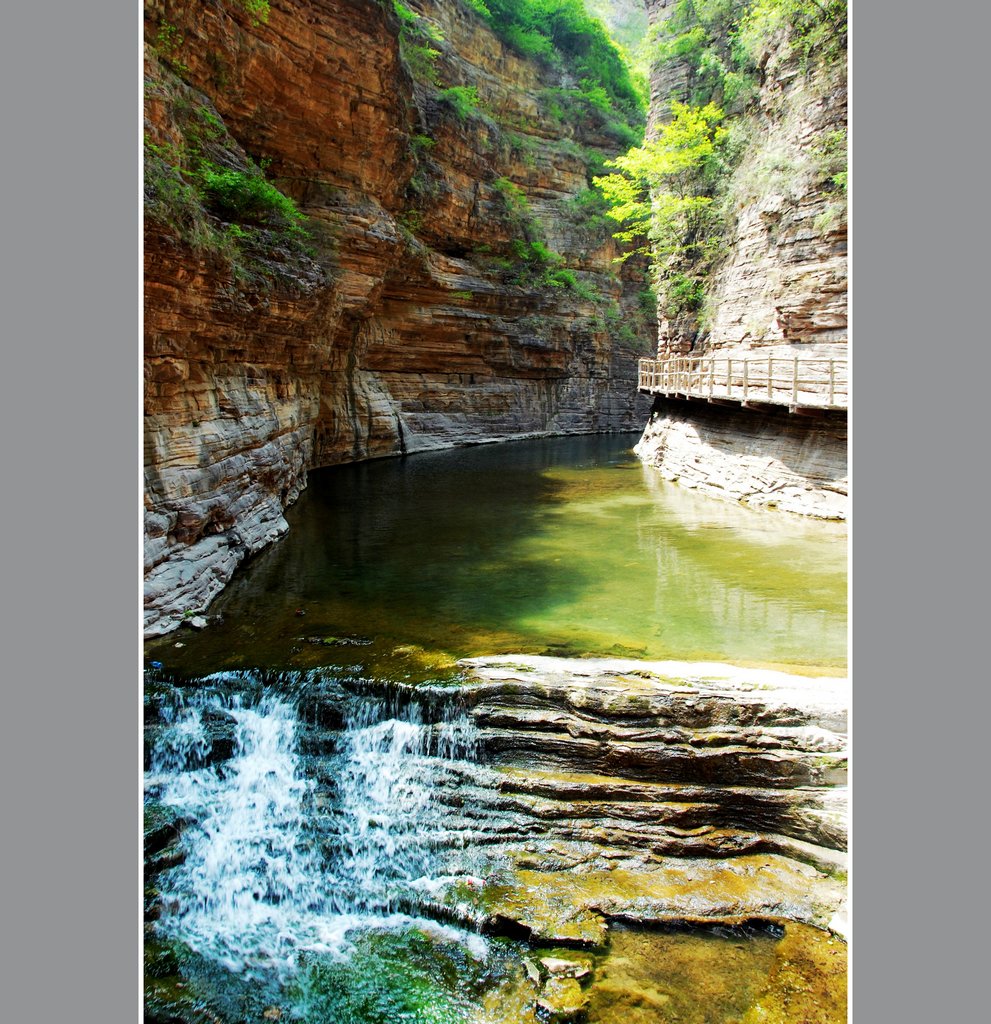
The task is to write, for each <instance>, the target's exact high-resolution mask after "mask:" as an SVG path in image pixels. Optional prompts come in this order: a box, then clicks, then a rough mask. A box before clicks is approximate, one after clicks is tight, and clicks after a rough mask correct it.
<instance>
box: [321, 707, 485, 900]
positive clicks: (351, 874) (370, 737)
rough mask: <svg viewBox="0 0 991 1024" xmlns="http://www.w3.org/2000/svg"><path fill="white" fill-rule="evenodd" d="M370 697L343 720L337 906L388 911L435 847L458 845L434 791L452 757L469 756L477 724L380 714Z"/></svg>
mask: <svg viewBox="0 0 991 1024" xmlns="http://www.w3.org/2000/svg"><path fill="white" fill-rule="evenodd" d="M383 713H384V712H383V709H382V708H381V707H379V706H377V705H375V704H366V705H365V706H363V707H362V709H361V711H360V712H359V714H358V715H356V716H355V717H354V718H353V719H352V720H351V721H350V722H349V725H348V730H347V732H346V735H345V740H346V746H345V750H344V754H343V758H342V764H341V769H340V781H339V788H340V836H339V846H338V854H337V857H336V865H335V866H336V868H337V874H338V875H339V878H340V881H341V886H340V887H339V888H338V890H337V900H338V902H339V909H341V910H348V911H355V910H359V911H363V912H372V913H387V912H392V911H395V910H396V909H397V906H398V905H399V904H400V903H401V901H402V899H403V897H404V896H405V897H408V896H409V894H410V891H411V890H412V889H416V888H417V887H418V886H417V883H422V882H423V881H426V880H429V878H430V877H431V875H432V874H433V872H434V870H435V861H436V858H435V853H436V851H437V850H438V848H441V847H444V846H456V845H460V842H461V835H460V833H459V832H457V831H456V830H454V829H453V828H452V822H451V817H452V815H451V812H450V809H449V808H448V807H447V806H446V805H444V804H443V803H442V802H440V801H438V800H437V799H436V794H437V791H438V788H439V787H440V786H441V785H443V784H444V782H445V781H446V776H447V774H448V771H447V770H446V769H448V768H449V766H450V763H451V762H452V761H454V760H460V759H464V758H466V757H469V756H470V755H471V753H472V752H473V749H474V745H475V733H474V727H473V725H472V724H471V723H470V720H469V719H467V718H466V717H464V716H461V717H460V718H455V719H451V720H449V721H448V722H445V723H443V724H442V725H440V726H429V725H424V724H423V723H422V721H420V719H419V715H418V714H417V713H416V709H415V708H410V709H409V711H408V714H409V718H410V719H411V720H405V721H404V720H400V719H397V718H394V717H389V718H382V717H381V716H382V714H383Z"/></svg>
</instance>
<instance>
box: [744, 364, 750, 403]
mask: <svg viewBox="0 0 991 1024" xmlns="http://www.w3.org/2000/svg"><path fill="white" fill-rule="evenodd" d="M749 365H750V364H749V361H748V360H747V359H744V360H743V401H744V403H746V401H747V367H748V366H749Z"/></svg>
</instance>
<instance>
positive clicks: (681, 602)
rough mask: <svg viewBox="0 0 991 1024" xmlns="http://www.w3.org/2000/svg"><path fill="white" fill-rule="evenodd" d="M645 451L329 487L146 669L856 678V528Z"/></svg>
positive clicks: (611, 441)
mask: <svg viewBox="0 0 991 1024" xmlns="http://www.w3.org/2000/svg"><path fill="white" fill-rule="evenodd" d="M634 440H635V437H634V436H632V435H593V436H587V437H578V438H564V439H556V440H543V441H527V442H514V443H512V444H501V445H498V446H479V447H475V448H466V449H459V450H456V451H453V452H437V453H424V454H419V455H415V456H411V457H409V458H407V459H403V460H398V459H394V460H383V461H377V462H372V463H366V464H360V465H355V466H344V467H335V468H333V469H328V470H322V471H317V472H314V473H313V474H312V475H311V476H312V481H311V485H310V487H309V488H308V489H307V491H306V492H305V493H304V495H303V497H302V498H301V500H300V501H299V503H298V504H297V506H296V507H295V508H294V509H293V510H291V512H290V520H291V523H292V529H291V530H290V532H289V534H288V535H287V537H286V538H285V539H284V540H282V541H280V542H279V543H278V544H277V545H275V546H274V547H272V548H270V549H269V550H267V551H265V552H263V553H262V554H261V555H260V556H258V557H257V558H256V559H255V560H253V562H252V563H251V565H250V568H249V569H248V570H247V571H245V572H244V573H242V574H241V575H240V576H238V577H237V578H235V580H234V581H233V582H232V584H231V585H230V586H229V587H228V589H227V591H226V592H225V593H224V594H223V595H222V596H221V597H220V598H219V599H218V600H217V601H216V602H215V603H214V605H213V606H212V607H211V609H210V613H209V616H208V618H209V626H208V628H206V629H205V630H203V631H202V632H197V631H196V630H193V629H188V628H187V629H183V630H181V631H180V632H179V633H178V634H175V635H171V636H168V637H165V638H162V639H160V640H158V641H155V642H149V643H148V644H147V653H148V656H149V658H150V659H152V660H157V661H161V662H163V663H164V664H165V665H166V667H167V668H168V669H169V670H170V671H175V672H178V673H180V674H181V673H191V674H194V675H200V674H204V673H208V672H211V671H216V670H218V669H224V668H251V667H255V668H260V667H266V668H270V669H277V668H297V669H310V668H317V667H320V666H329V665H338V666H350V668H351V669H352V670H354V671H362V672H366V673H368V674H371V675H377V676H381V677H386V678H397V679H411V678H429V677H430V676H431V675H436V674H437V673H438V672H444V673H447V674H450V673H451V672H453V671H454V670H455V662H456V661H457V659H459V658H463V657H468V656H474V655H479V654H500V653H505V654H509V653H531V654H558V655H563V656H579V655H583V656H588V655H599V656H620V657H645V658H658V657H673V658H680V659H684V658H695V659H698V660H719V661H729V662H733V663H738V664H764V665H773V664H779V665H791V666H793V667H800V668H801V670H803V671H820V672H821V671H823V670H824V669H825V670H833V669H835V668H836V667H839V666H841V665H842V664H843V663H844V659H845V644H846V640H845V635H846V634H845V630H846V624H845V623H846V618H845V617H846V589H845V565H846V536H845V528H844V527H842V526H841V525H834V524H825V523H819V524H815V523H808V522H803V521H801V520H791V519H789V520H788V521H780V520H779V519H776V518H775V517H774V516H773V515H771V514H768V513H761V512H755V511H752V510H748V509H741V508H737V507H733V506H730V505H724V504H722V503H713V502H711V501H710V500H708V499H705V498H701V497H699V496H698V495H695V494H693V493H691V492H690V491H687V490H685V489H682V488H678V487H676V486H674V485H672V484H669V483H666V482H665V481H663V480H661V479H659V477H658V475H657V474H656V472H655V471H654V470H653V469H652V468H650V467H646V468H645V467H642V466H641V464H640V463H639V462H638V460H637V459H636V458H635V457H634V456H633V455H632V454H631V453H630V446H631V444H632V443H633V441H634ZM359 666H361V668H360V669H359V668H358V667H359Z"/></svg>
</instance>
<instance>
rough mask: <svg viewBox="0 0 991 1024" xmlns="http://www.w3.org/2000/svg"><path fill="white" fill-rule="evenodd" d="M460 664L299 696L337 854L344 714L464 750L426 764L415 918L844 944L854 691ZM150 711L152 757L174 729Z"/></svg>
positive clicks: (306, 751)
mask: <svg viewBox="0 0 991 1024" xmlns="http://www.w3.org/2000/svg"><path fill="white" fill-rule="evenodd" d="M461 665H462V667H463V668H464V669H465V675H464V678H463V679H462V680H461V681H460V684H459V685H457V686H451V685H449V684H447V685H437V686H431V685H419V686H413V687H402V688H398V689H397V688H395V687H389V688H384V687H383V684H374V683H371V682H370V681H366V682H365V683H357V684H355V683H346V682H341V681H339V680H337V679H335V678H333V677H331V676H327V677H321V676H320V675H319V674H315V675H314V676H312V677H308V678H304V679H301V680H299V681H298V683H296V684H295V697H296V699H297V700H298V702H299V719H300V723H301V729H302V732H301V737H300V749H301V753H302V754H303V756H304V758H305V763H306V772H307V774H308V776H309V777H312V778H313V779H314V780H315V782H316V786H317V794H318V805H319V806H320V807H321V808H323V812H324V813H323V814H322V816H321V818H320V826H319V827H321V828H322V829H324V830H325V832H324V838H325V842H326V844H327V848H328V849H333V848H334V844H335V842H336V841H337V839H336V835H337V833H336V830H337V829H339V828H340V827H341V826H340V823H339V821H338V819H337V815H336V814H335V811H334V807H335V799H336V796H335V794H336V791H337V788H338V786H339V782H340V770H341V768H340V762H339V760H338V759H337V757H336V755H337V753H338V751H339V750H340V749H342V748H346V745H347V744H346V741H345V738H344V733H343V732H342V731H341V730H342V728H343V726H344V722H345V719H346V718H348V717H349V716H352V717H354V716H355V714H356V712H357V718H358V719H360V720H364V719H363V717H362V713H363V711H367V710H368V702H372V704H373V705H374V704H376V702H378V707H379V711H380V712H381V715H382V718H383V719H392V718H399V719H401V720H404V719H406V718H407V716H411V717H412V718H413V719H414V720H425V721H433V722H434V723H435V724H434V725H433V726H432V727H431V736H432V739H431V743H430V748H431V750H432V751H435V750H436V751H439V750H442V749H448V750H451V749H455V748H457V749H458V750H459V751H460V753H459V754H458V756H457V757H451V756H448V757H446V758H443V759H442V758H434V759H433V761H432V764H431V766H430V768H429V779H430V796H431V800H432V802H433V809H432V811H431V813H430V814H429V816H428V817H429V821H430V826H429V827H430V832H429V834H428V838H429V842H430V844H431V849H432V850H434V851H435V854H436V860H435V862H434V864H433V867H432V870H431V876H430V878H422V879H419V880H418V881H417V882H415V883H414V885H413V889H414V890H415V892H411V893H409V894H408V895H407V896H406V897H404V898H405V899H407V900H409V901H411V909H415V911H416V912H417V913H426V914H428V915H433V916H437V917H440V918H442V919H453V920H455V921H460V922H462V923H464V924H466V925H469V926H472V927H475V928H478V929H481V930H483V931H495V932H503V933H509V934H514V935H526V936H528V937H529V938H530V939H532V940H533V941H534V942H536V943H538V944H540V943H561V944H563V945H567V946H575V947H582V948H590V949H591V948H598V947H601V946H602V945H603V944H604V943H605V942H606V939H607V935H608V929H609V925H610V922H612V921H633V922H640V923H655V922H674V921H682V922H684V921H687V922H693V921H712V920H717V921H726V922H742V921H746V920H749V919H754V918H760V919H765V920H775V921H797V922H803V923H807V924H813V925H816V926H818V927H831V928H833V929H834V930H836V931H840V932H843V931H844V929H845V924H844V916H843V907H844V901H845V885H844V881H843V875H844V872H845V867H846V852H845V851H846V845H847V824H846V823H847V801H846V767H847V728H846V709H847V704H848V690H849V688H848V684H847V681H846V680H844V679H830V678H805V677H798V676H790V675H785V674H783V673H779V672H771V671H763V670H753V669H740V668H734V667H732V666H729V665H719V664H702V663H679V662H641V661H629V660H621V659H560V658H549V657H537V656H504V657H496V658H473V659H468V660H467V661H464V662H462V663H461ZM214 685H221V686H222V685H225V684H223V683H215V684H214ZM227 685H238V684H237V681H236V680H233V679H232V680H231V682H230V683H229V684H227ZM240 685H242V686H243V685H244V684H243V683H242V684H240ZM356 685H357V686H358V687H359V691H358V692H357V693H356V692H355V686H356ZM383 689H384V692H383ZM146 699H147V698H146ZM147 700H148V706H147V710H148V713H149V715H148V725H147V727H146V744H145V747H146V750H151V749H153V748H154V747H155V745H156V735H157V730H159V729H161V728H162V727H163V726H162V723H161V722H160V720H159V715H158V713H157V710H156V706H155V703H154V699H147ZM411 704H412V705H414V706H415V707H414V710H412V711H411V710H409V707H410V705H411ZM163 717H166V716H163ZM170 718H171V716H167V717H166V720H169V719H170ZM302 723H306V724H305V725H303V724H302ZM208 727H209V729H210V733H211V741H212V755H211V756H212V757H214V758H223V757H227V756H230V753H231V750H232V748H233V743H232V738H233V723H232V722H231V721H229V720H228V716H226V714H225V713H224V712H223V711H219V710H218V711H216V712H215V713H213V716H212V718H211V720H210V722H209V726H208ZM466 737H470V742H466ZM455 739H457V743H455V742H454V741H455ZM410 756H412V755H410ZM421 770H422V771H427V770H428V769H426V768H423V769H421ZM424 777H427V776H424ZM424 820H426V819H424ZM176 828H177V825H176V822H175V821H174V820H173V819H172V818H169V817H168V816H166V815H162V814H156V815H154V816H153V817H152V819H150V821H149V831H148V834H147V835H146V844H147V853H148V856H149V858H150V859H149V871H150V872H154V871H155V870H157V869H158V867H159V866H161V865H165V864H169V863H172V861H173V860H174V858H175V857H176V856H181V850H180V849H179V847H178V846H177V845H176V842H175V832H176Z"/></svg>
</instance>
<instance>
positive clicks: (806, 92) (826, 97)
mask: <svg viewBox="0 0 991 1024" xmlns="http://www.w3.org/2000/svg"><path fill="white" fill-rule="evenodd" d="M647 10H648V14H649V16H650V18H651V22H652V24H654V25H661V24H662V23H663V22H665V21H667V20H668V19H669V18H670V17H671V16H672V14H673V13H674V10H675V5H674V4H673V3H671V2H670V0H647ZM687 59H688V58H685V59H683V60H681V61H679V60H677V59H675V60H668V61H665V62H662V63H660V64H658V65H657V66H655V67H654V68H653V69H652V73H651V114H650V130H651V131H656V129H657V126H658V125H659V124H660V122H661V121H663V120H664V119H665V117H666V111H668V110H669V108H670V102H671V100H672V99H678V100H685V99H686V96H687V92H686V90H687V83H688V81H689V79H690V77H691V76H690V69H689V67H688V65H687V64H686V63H685V61H686V60H687ZM759 81H760V87H759V91H758V95H757V97H756V100H755V102H753V103H752V104H751V105H750V106H749V107H748V109H747V111H746V113H745V114H739V115H737V117H736V120H737V128H738V130H740V127H741V126H742V127H743V130H744V131H745V133H746V137H747V139H748V141H747V144H746V145H745V147H744V150H743V155H742V157H741V159H740V162H739V164H738V166H737V167H736V169H735V171H734V173H733V176H732V179H731V180H730V182H729V184H728V199H727V204H728V214H727V230H726V235H725V239H724V247H725V255H724V256H723V257H722V258H721V259H720V261H719V262H718V264H717V265H716V267H715V268H714V269H713V271H712V273H711V275H710V278H709V280H708V281H707V282H706V298H705V308H706V309H707V310H708V317H707V322H706V323H705V325H704V328H702V329H699V325H698V323H697V322H696V317H695V316H694V315H692V316H688V317H685V318H683V320H684V322H678V323H668V322H667V321H662V324H661V328H662V329H661V340H660V354H661V355H666V354H669V353H690V354H691V355H692V356H703V355H708V354H710V353H713V352H717V353H718V354H719V355H720V356H732V357H734V358H747V356H748V354H752V353H753V352H754V351H755V350H759V351H760V357H761V358H763V357H764V355H774V356H775V357H776V358H784V359H790V358H792V357H798V358H800V359H805V358H810V357H814V358H830V359H839V360H845V359H847V358H848V356H849V350H848V344H847V343H848V337H849V335H848V323H847V212H846V195H845V191H844V189H842V188H841V187H840V186H839V185H838V184H837V182H836V181H835V180H834V175H835V173H836V170H837V168H838V167H839V166H842V161H843V157H844V156H845V152H846V128H847V81H846V66H845V62H836V63H832V64H828V63H824V62H822V61H815V60H813V61H812V62H811V63H809V64H808V66H806V65H805V64H803V62H802V61H801V60H800V57H799V55H798V53H797V50H796V49H792V48H790V47H789V45H788V40H787V39H786V37H785V36H783V35H782V36H781V37H780V38H777V39H775V40H772V41H771V45H770V47H769V53H768V55H766V57H765V59H764V61H763V63H762V66H761V68H760V69H759ZM846 443H847V426H846V419H845V417H841V416H840V415H839V414H831V415H830V416H828V417H826V418H824V419H822V420H817V419H802V418H798V417H795V416H789V415H788V414H787V413H784V412H782V413H780V414H779V413H777V412H767V413H762V412H757V411H754V410H742V409H737V410H733V409H723V408H715V409H714V408H711V407H706V406H705V405H704V404H702V405H700V404H696V403H692V404H689V403H686V402H680V401H664V400H660V399H658V400H657V401H656V402H655V404H654V407H653V409H652V411H651V416H650V421H649V422H648V424H647V427H646V429H645V431H644V435H643V438H642V439H641V441H640V443H639V445H638V446H637V449H636V450H637V452H638V454H639V455H640V457H641V458H642V459H643V460H644V461H645V462H647V463H648V464H651V465H655V466H657V467H658V468H659V469H660V471H661V472H662V473H663V475H664V476H665V477H666V478H667V479H669V480H678V481H680V482H681V483H683V484H685V485H687V486H691V487H695V488H698V489H699V490H700V491H703V492H705V493H707V494H710V495H712V496H714V497H723V498H728V499H730V500H737V501H745V502H747V503H748V504H751V505H755V506H761V507H768V508H777V509H781V510H784V511H789V512H796V513H799V514H804V515H811V516H818V517H822V518H830V519H845V518H846V517H847V512H848V507H849V501H848V488H847V468H846Z"/></svg>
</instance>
